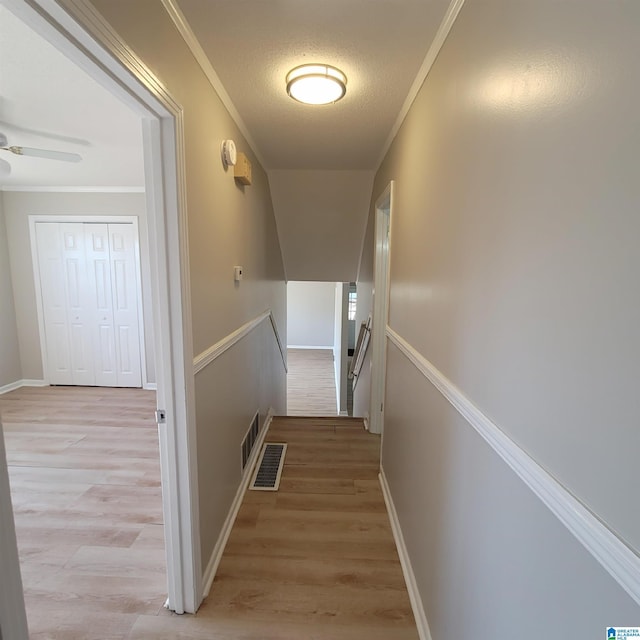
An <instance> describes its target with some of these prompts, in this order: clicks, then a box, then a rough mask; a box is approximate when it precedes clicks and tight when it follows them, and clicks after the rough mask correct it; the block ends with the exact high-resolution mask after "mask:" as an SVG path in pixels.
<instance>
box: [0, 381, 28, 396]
mask: <svg viewBox="0 0 640 640" xmlns="http://www.w3.org/2000/svg"><path fill="white" fill-rule="evenodd" d="M23 382H24V381H23V380H16V381H15V382H10V383H9V384H5V385H2V386H1V387H0V396H1V395H2V394H3V393H9V392H10V391H15V390H16V389H20V387H23V386H24V385H23V384H22V383H23Z"/></svg>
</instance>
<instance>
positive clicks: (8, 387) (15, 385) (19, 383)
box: [0, 379, 47, 396]
mask: <svg viewBox="0 0 640 640" xmlns="http://www.w3.org/2000/svg"><path fill="white" fill-rule="evenodd" d="M46 386H47V383H46V382H45V381H44V380H32V379H23V380H16V381H15V382H10V383H9V384H5V385H3V386H2V387H0V396H1V395H2V394H3V393H9V391H15V390H16V389H21V388H22V387H46Z"/></svg>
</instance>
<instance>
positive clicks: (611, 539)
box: [386, 326, 640, 604]
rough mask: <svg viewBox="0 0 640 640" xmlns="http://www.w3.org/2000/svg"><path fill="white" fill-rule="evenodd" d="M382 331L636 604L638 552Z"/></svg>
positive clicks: (442, 378) (398, 339) (410, 350)
mask: <svg viewBox="0 0 640 640" xmlns="http://www.w3.org/2000/svg"><path fill="white" fill-rule="evenodd" d="M386 333H387V336H388V337H389V339H390V340H391V342H393V344H395V345H396V346H397V347H398V349H400V351H401V352H402V353H403V354H404V355H405V356H406V357H407V358H408V359H409V360H410V361H411V362H412V363H413V364H414V365H415V367H416V368H417V369H418V370H419V371H420V372H421V373H422V374H423V375H424V376H425V377H426V378H427V379H428V380H429V381H430V382H431V383H432V384H433V386H434V387H436V389H438V391H440V393H441V394H442V395H443V396H444V397H445V398H446V399H447V400H448V401H449V402H450V403H451V404H452V405H453V407H454V408H455V409H456V410H457V411H458V412H459V413H460V415H461V416H462V417H463V418H464V419H465V420H466V421H467V422H468V423H469V424H470V425H471V426H472V427H473V428H474V429H475V430H476V431H477V432H478V433H479V434H480V435H481V436H482V438H484V440H485V441H486V442H487V443H488V444H489V445H490V446H491V447H492V448H493V450H494V451H495V452H496V453H497V454H498V455H499V456H500V457H501V458H502V459H503V460H504V461H505V462H506V463H507V465H509V467H511V469H513V471H515V473H516V474H517V475H518V476H519V477H520V479H521V480H522V481H523V482H524V483H525V484H526V485H527V486H528V487H529V488H530V489H531V490H532V491H533V492H534V493H535V494H536V495H537V496H538V498H540V500H542V502H543V503H544V504H545V505H546V506H547V507H548V508H549V509H550V510H551V511H552V512H553V513H554V515H555V516H556V517H557V518H558V519H559V520H560V522H562V524H564V525H565V527H567V529H568V530H569V531H570V532H571V533H572V534H573V535H574V536H575V538H576V539H577V540H578V541H579V542H580V543H581V544H582V545H583V546H584V547H585V549H586V550H587V551H588V552H589V553H590V554H591V555H592V556H593V557H594V558H595V559H596V560H597V561H598V562H599V563H600V564H601V565H602V567H603V568H604V569H605V570H606V571H607V572H608V573H609V574H610V575H611V577H612V578H613V579H614V580H615V581H616V582H617V583H618V584H619V585H620V586H621V587H622V588H623V589H624V590H625V591H626V592H627V593H628V594H629V595H630V596H631V597H632V598H633V599H634V600H635V602H637V603H638V604H640V556H638V555H636V553H634V551H633V550H632V549H631V548H630V547H628V546H627V545H626V544H625V543H624V542H623V541H622V540H620V538H618V537H617V536H616V535H615V534H614V533H613V532H612V531H610V530H609V529H608V528H607V526H606V525H605V524H604V523H603V522H602V521H601V520H599V519H598V518H597V516H596V515H594V514H593V513H592V512H591V511H589V510H588V509H587V508H586V507H585V506H584V505H583V504H582V503H581V502H580V501H579V500H578V499H577V498H575V497H574V496H573V495H572V494H571V493H570V492H569V491H568V490H567V489H566V488H565V487H563V486H562V485H561V484H560V483H559V482H558V481H557V480H556V479H555V478H554V477H553V476H551V475H550V474H549V473H548V472H547V471H545V470H544V469H543V468H542V467H541V466H540V465H539V464H538V463H537V462H536V461H535V460H533V458H531V457H530V456H529V454H527V453H526V452H525V451H524V450H523V449H521V448H520V447H519V446H518V445H517V444H516V443H515V442H514V441H513V440H511V438H509V437H508V436H507V435H506V434H505V433H503V432H502V431H501V430H500V428H499V427H498V426H497V425H496V424H495V423H494V422H492V421H491V420H490V419H489V418H488V417H487V416H486V415H484V414H483V413H482V412H481V411H480V409H478V407H476V406H475V405H474V404H473V403H472V402H471V400H470V399H469V398H467V397H466V396H465V395H464V393H463V392H462V391H461V390H460V389H458V387H456V386H455V385H454V384H453V382H451V380H449V379H448V378H446V377H445V376H444V375H443V374H442V373H441V372H440V371H438V369H436V367H435V366H434V365H433V364H431V362H429V361H428V360H427V359H426V358H425V357H424V356H423V355H421V354H420V353H419V352H418V351H416V349H414V348H413V347H412V346H411V345H410V344H409V343H408V342H406V341H405V340H404V339H403V338H401V337H400V336H399V335H398V334H397V333H396V332H395V331H394V330H393V329H391V327H389V326H387V332H386Z"/></svg>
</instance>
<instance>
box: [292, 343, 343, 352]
mask: <svg viewBox="0 0 640 640" xmlns="http://www.w3.org/2000/svg"><path fill="white" fill-rule="evenodd" d="M287 349H329V350H330V351H333V345H329V346H328V347H326V346H323V347H320V346H314V345H308V344H288V345H287Z"/></svg>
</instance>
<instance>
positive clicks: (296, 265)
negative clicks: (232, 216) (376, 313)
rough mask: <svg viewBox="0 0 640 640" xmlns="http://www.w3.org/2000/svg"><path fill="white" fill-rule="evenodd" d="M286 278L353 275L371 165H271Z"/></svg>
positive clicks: (338, 279)
mask: <svg viewBox="0 0 640 640" xmlns="http://www.w3.org/2000/svg"><path fill="white" fill-rule="evenodd" d="M269 184H270V186H271V197H272V199H273V206H274V208H275V210H276V211H277V212H278V213H277V218H278V232H279V235H280V246H281V248H282V252H283V254H284V255H285V256H286V257H287V260H286V262H285V271H286V275H287V280H320V281H325V282H351V281H355V279H356V276H357V272H358V262H359V260H360V248H361V245H362V238H363V235H364V231H365V229H364V226H365V224H366V219H367V217H366V213H367V212H368V210H369V199H370V195H371V187H372V185H373V171H322V170H302V171H286V170H278V169H276V170H273V171H271V172H269Z"/></svg>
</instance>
